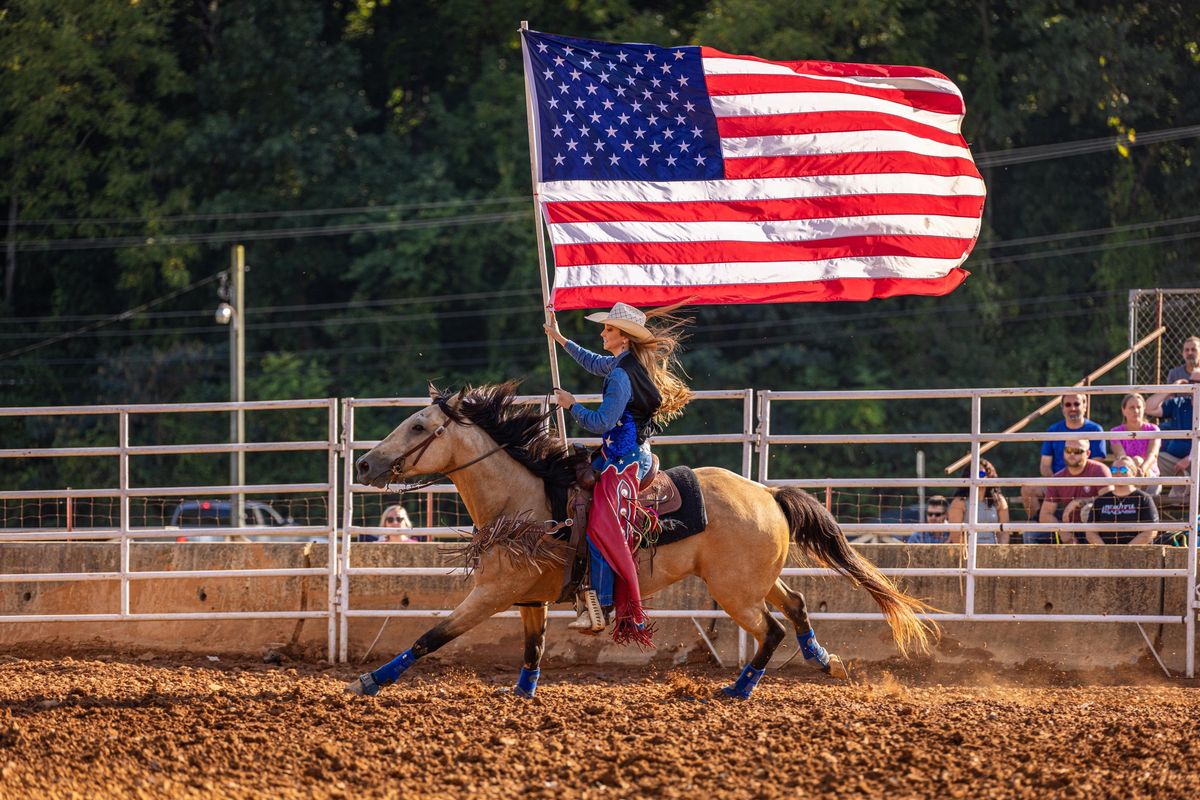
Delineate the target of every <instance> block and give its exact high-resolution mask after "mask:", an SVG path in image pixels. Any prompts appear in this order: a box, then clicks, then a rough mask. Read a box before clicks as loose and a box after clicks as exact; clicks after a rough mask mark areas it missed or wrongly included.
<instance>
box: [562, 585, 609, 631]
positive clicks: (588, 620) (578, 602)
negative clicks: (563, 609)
mask: <svg viewBox="0 0 1200 800" xmlns="http://www.w3.org/2000/svg"><path fill="white" fill-rule="evenodd" d="M575 608H576V610H577V611H578V612H579V615H578V616H577V617H575V621H574V622H572V623H571V624H570V625H568V626H567V628H569V629H570V630H573V631H584V632H586V633H601V632H603V631H604V629H605V628H606V627H608V624H607V623H608V621H607V620H606V619H605V618H604V609H602V608H600V597H599V595H597V594H596V590H595V589H584V590H583V591H581V592H580V593H579V594H577V595H576V596H575Z"/></svg>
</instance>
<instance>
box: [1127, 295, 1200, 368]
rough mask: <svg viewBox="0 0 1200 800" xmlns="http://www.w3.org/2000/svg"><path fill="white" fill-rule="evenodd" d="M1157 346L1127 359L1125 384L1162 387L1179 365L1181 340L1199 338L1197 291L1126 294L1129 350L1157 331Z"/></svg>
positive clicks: (1199, 323) (1199, 309)
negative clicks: (1172, 369)
mask: <svg viewBox="0 0 1200 800" xmlns="http://www.w3.org/2000/svg"><path fill="white" fill-rule="evenodd" d="M1164 325H1165V326H1166V328H1167V330H1166V332H1165V333H1164V334H1163V335H1162V336H1161V337H1160V338H1159V339H1158V341H1157V342H1155V343H1154V344H1152V345H1150V346H1149V347H1146V348H1144V349H1143V350H1141V351H1140V352H1135V353H1133V355H1131V356H1130V357H1129V383H1131V384H1135V385H1138V384H1140V385H1147V386H1150V385H1155V384H1161V383H1165V382H1166V379H1167V372H1168V371H1169V370H1170V369H1171V367H1174V366H1175V365H1177V364H1179V363H1181V361H1182V359H1181V357H1180V351H1181V350H1182V348H1183V340H1184V339H1186V338H1188V337H1189V336H1200V289H1134V290H1132V291H1130V292H1129V346H1130V347H1133V345H1134V343H1135V342H1138V341H1140V340H1141V338H1142V337H1143V336H1146V335H1148V334H1150V333H1151V332H1153V331H1155V330H1157V329H1158V328H1159V327H1162V326H1164Z"/></svg>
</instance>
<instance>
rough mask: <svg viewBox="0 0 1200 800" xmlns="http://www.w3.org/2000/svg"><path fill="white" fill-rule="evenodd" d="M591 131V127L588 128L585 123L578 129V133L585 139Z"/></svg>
mask: <svg viewBox="0 0 1200 800" xmlns="http://www.w3.org/2000/svg"><path fill="white" fill-rule="evenodd" d="M591 132H592V131H591V129H590V128H588V126H586V125H584V126H583V127H581V128H580V129H579V135H580V136H582V137H583V138H585V139H586V138H587V137H588V135H589V134H590V133H591Z"/></svg>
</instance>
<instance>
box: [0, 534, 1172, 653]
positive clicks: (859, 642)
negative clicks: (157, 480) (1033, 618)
mask: <svg viewBox="0 0 1200 800" xmlns="http://www.w3.org/2000/svg"><path fill="white" fill-rule="evenodd" d="M131 552H132V560H131V564H132V567H133V569H136V570H155V571H158V570H168V571H174V570H197V569H216V568H244V569H253V568H269V567H273V568H282V567H313V566H318V567H319V566H323V565H324V564H325V563H326V561H327V557H328V551H327V550H326V549H324V548H323V547H321V546H319V545H313V546H306V545H303V544H259V543H255V544H203V543H189V544H159V543H136V544H134V545H133V546H132V548H131ZM862 552H863V553H864V554H865V555H866V556H867V557H868V558H870V559H871V560H872V561H874V562H875V563H876V564H878V565H880V566H884V567H898V566H913V567H947V566H956V565H958V564H959V563H961V560H962V559H963V558H964V557H965V553H964V551H963V550H962V549H961V548H959V547H956V546H950V545H925V546H903V545H865V546H863V547H862ZM118 557H119V548H118V546H117V544H115V543H99V544H92V543H70V544H63V543H54V544H44V543H39V544H2V545H0V572H4V573H22V572H102V571H111V570H116V569H117V567H118ZM353 557H354V561H355V564H356V565H360V566H435V565H447V566H449V565H451V564H453V563H454V559H453V558H452V557H451V556H448V555H447V554H445V553H442V552H440V551H439V549H438V546H437V545H386V544H359V545H355V546H354V550H353ZM1185 563H1186V562H1185V553H1184V552H1182V550H1181V549H1179V548H1165V547H1136V548H1135V547H1102V546H1068V547H1054V546H1019V545H1014V546H989V547H981V548H980V550H979V564H980V566H983V567H1060V568H1061V567H1108V568H1135V567H1140V568H1147V567H1176V568H1182V567H1184V566H1185ZM789 582H790V583H791V584H792V585H793V586H795V587H796V588H798V589H800V590H801V591H802V592H803V593H804V594H805V597H806V598H807V600H808V604H809V608H810V610H811V611H812V612H822V611H828V612H855V611H874V610H876V607H875V605H874V603H873V601H872V600H871V599H870V597H869V596H868V595H867V594H866V593H865V592H863V591H862V590H860V589H856V588H855V587H853V586H852V585H851V584H850V582H849V581H847V580H844V579H842V578H836V577H830V578H793V579H790V581H789ZM468 586H469V581H468V580H464V579H462V578H453V577H448V576H447V577H442V576H437V577H407V578H398V577H397V578H392V577H359V578H355V579H354V580H353V581H352V582H351V591H350V605H351V608H354V609H372V608H382V609H401V608H403V609H428V608H451V607H453V606H454V605H455V604H456V603H457V602H458V601H459V600H460V599H461V598H462V597H463V596H464V595H465V593H466V591H467V588H468ZM903 586H904V588H905V589H906V590H907V591H908V592H909V593H910V594H913V595H915V596H917V597H920V598H922V599H924V600H926V601H927V602H929V603H931V604H932V605H934V606H936V607H938V608H940V609H943V610H946V611H961V610H962V609H963V581H962V579H960V578H958V577H948V578H945V577H928V578H906V579H903ZM1184 595H1185V585H1184V580H1183V579H1182V578H1171V579H1162V578H1068V579H1063V578H980V579H978V580H977V584H976V610H977V611H979V612H996V613H1020V614H1027V613H1028V614H1036V613H1054V614H1075V613H1092V614H1097V613H1099V614H1168V615H1181V614H1182V613H1183V612H1182V609H1183V607H1184V599H1185V598H1184ZM326 597H327V581H326V578H324V577H320V576H314V577H302V578H297V577H290V578H271V577H266V578H214V579H207V578H184V579H171V580H165V579H164V580H149V581H136V582H133V583H132V584H131V590H130V608H131V610H132V611H134V612H144V613H164V612H199V611H248V610H297V609H306V610H322V609H324V608H325V606H326ZM649 605H650V607H651V608H695V609H709V608H711V607H712V602H711V600H710V599H709V597H708V595H707V593H706V592H705V590H704V587H703V585H702V584H701V583H700V582H699V581H698V580H696V579H688V580H686V581H683V582H681V583H679V584H676V585H675V586H673V587H670V588H668V589H667V590H665V591H663V592H662V593H660V594H659V595H657V596H656V597H654V598H653V599H652V600H651V601H650V603H649ZM558 608H563V609H565V608H566V606H560V607H558ZM118 610H119V585H118V583H117V582H116V581H88V582H74V583H60V582H56V583H31V582H17V583H7V584H0V615H14V614H66V613H115V612H117V611H118ZM700 622H701V624H702V625H703V626H704V628H705V630H706V632H708V633H709V635H710V637H711V638H712V639H713V640H714V642H715V644H716V645H717V648H718V651H719V652H720V653H721V655H722V658H724V659H725V660H726V662H727V663H732V662H733V661H735V659H736V643H737V632H736V628H735V627H734V625H733V623H731V622H729V621H728V620H718V621H712V620H700ZM433 624H434V620H430V619H403V618H395V619H392V620H390V621H388V622H387V624H386V626H384V620H383V619H375V618H364V619H354V620H351V622H350V628H349V636H350V652H351V658H352V660H354V661H357V660H358V658H359V657H360V656H361V655H362V654H363V653H364V652H365V651H366V649H367V648H368V647H369V646H370V645H371V643H372V641H373V640H374V639H375V637H376V636H377V635H379V634H380V629H381V627H382V628H383V631H382V635H381V636H380V638H379V641H378V643H377V644H376V645H375V650H374V652H373V654H372V655H371V660H372V661H374V660H376V659H377V658H379V657H382V656H390V655H392V654H394V653H397V652H399V651H401V650H403V649H404V648H406V647H408V646H409V645H410V644H411V643H412V641H413V639H415V638H416V637H417V636H419V635H420V634H421V632H423V631H424V630H426V629H427V628H428V627H430V626H432V625H433ZM565 624H566V622H565V621H553V622H552V623H551V626H550V635H549V639H548V647H547V657H548V659H549V660H550V663H556V662H558V663H562V662H570V663H581V662H582V663H593V662H601V663H603V662H645V661H649V660H655V661H658V662H660V663H670V662H684V661H686V660H688V659H692V658H703V657H705V654H706V653H707V649H706V648H705V646H704V644H703V643H702V641H701V638H700V635H699V634H698V632H697V631H696V628H695V626H694V625H693V623H692V622H691V621H690V620H680V621H675V620H659V621H658V628H659V630H658V633H657V635H656V637H655V641H656V644H657V645H658V648H657V650H655V651H652V652H647V653H642V652H640V651H638V650H637V649H636V648H617V647H614V646H612V645H610V644H606V642H607V640H606V639H595V638H589V637H583V636H579V635H576V634H570V633H568V632H567V631H566V630H565ZM815 624H816V627H817V631H818V633H819V634H820V637H821V640H822V642H823V643H824V644H825V645H826V646H827V647H829V648H830V649H831V650H833V651H835V652H838V653H840V654H841V655H842V656H843V657H846V658H857V659H863V660H868V661H877V660H882V659H886V658H889V657H892V656H894V655H896V650H895V647H894V646H893V645H892V643H891V640H890V636H889V634H888V630H887V627H886V625H885V624H884V623H883V622H864V623H852V622H835V621H828V620H827V621H817V622H816V623H815ZM1147 633H1148V634H1149V635H1150V636H1151V638H1152V639H1154V638H1155V637H1161V638H1160V641H1161V647H1159V654H1160V655H1161V656H1162V657H1163V659H1164V660H1165V661H1166V662H1167V664H1168V666H1170V667H1171V668H1172V669H1176V670H1182V669H1183V665H1184V658H1185V656H1184V627H1183V625H1163V626H1151V627H1150V628H1147ZM326 636H327V629H326V621H325V620H300V621H298V620H236V621H164V622H150V621H130V622H44V623H0V646H8V647H12V646H26V647H28V646H43V645H46V646H49V647H52V648H57V649H63V650H67V649H70V648H72V647H81V648H88V649H95V648H114V649H117V648H119V649H123V650H130V649H132V650H137V651H141V650H186V651H191V652H195V653H204V654H209V653H240V654H258V653H261V652H262V651H263V650H264V649H265V648H268V647H275V648H279V647H289V648H291V649H292V651H293V652H296V653H303V654H305V655H306V656H308V657H310V658H314V659H315V658H320V657H322V656H323V655H324V654H325V643H326ZM788 646H789V647H790V640H789V645H788ZM1146 652H1147V651H1146V645H1145V642H1144V641H1143V639H1142V637H1141V635H1140V633H1139V632H1138V630H1137V627H1136V626H1135V625H1132V624H1128V623H1102V624H1079V623H1075V624H1066V623H1043V622H1037V623H1023V624H1021V623H971V624H968V623H948V624H946V625H945V626H944V636H943V639H942V642H941V645H940V647H939V649H938V652H937V654H936V657H937V658H938V659H941V660H988V661H996V662H998V663H1004V664H1020V663H1023V662H1025V661H1027V660H1029V659H1038V660H1042V661H1045V662H1048V663H1052V664H1057V665H1060V666H1062V667H1065V668H1083V667H1107V666H1115V665H1118V664H1124V663H1129V662H1132V661H1135V660H1137V659H1138V658H1139V657H1143V656H1145V654H1146ZM520 653H521V636H520V624H519V622H518V621H516V620H503V619H499V620H491V621H489V622H486V623H484V624H483V625H481V626H479V627H478V628H477V629H475V630H474V631H472V632H470V633H469V634H467V635H466V636H464V637H462V638H461V639H460V640H459V641H457V642H454V643H451V644H450V645H448V646H447V647H446V648H444V649H443V651H442V655H443V657H446V658H452V659H453V658H458V659H468V658H469V659H472V660H483V661H490V662H495V663H506V664H516V663H518V662H519V659H520ZM787 654H790V650H789V652H788V653H787Z"/></svg>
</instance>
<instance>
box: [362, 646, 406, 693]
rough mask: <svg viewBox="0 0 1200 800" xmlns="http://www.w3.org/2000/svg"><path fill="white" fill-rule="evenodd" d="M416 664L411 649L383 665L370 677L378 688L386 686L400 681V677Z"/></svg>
mask: <svg viewBox="0 0 1200 800" xmlns="http://www.w3.org/2000/svg"><path fill="white" fill-rule="evenodd" d="M416 662H417V657H416V656H414V655H413V652H412V648H411V647H410V648H408V649H407V650H405V651H404V652H403V653H401V654H400V655H398V656H396V657H395V658H393V659H392V660H391V661H389V662H388V663H386V664H384V665H383V666H382V667H380V668H379V669H377V670H375V671H374V672H372V673H371V677H372V678H374V679H375V682H376V683H378V684H379V685H380V686H387V685H388V684H389V683H395V682H396V681H397V680H399V679H400V676H401V675H403V674H404V673H405V671H407V670H408V668H409V667H411V666H412V665H413V664H415V663H416Z"/></svg>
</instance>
